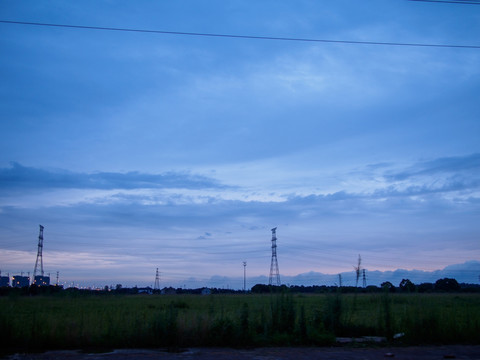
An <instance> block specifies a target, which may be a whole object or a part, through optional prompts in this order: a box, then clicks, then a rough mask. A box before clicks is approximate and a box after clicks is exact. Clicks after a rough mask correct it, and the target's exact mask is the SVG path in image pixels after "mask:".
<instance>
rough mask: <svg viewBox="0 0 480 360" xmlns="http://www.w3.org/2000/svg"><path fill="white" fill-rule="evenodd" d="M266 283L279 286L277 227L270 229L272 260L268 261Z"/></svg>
mask: <svg viewBox="0 0 480 360" xmlns="http://www.w3.org/2000/svg"><path fill="white" fill-rule="evenodd" d="M268 285H277V286H280V273H279V271H278V261H277V228H276V227H275V228H273V229H272V262H271V263H270V277H269V279H268Z"/></svg>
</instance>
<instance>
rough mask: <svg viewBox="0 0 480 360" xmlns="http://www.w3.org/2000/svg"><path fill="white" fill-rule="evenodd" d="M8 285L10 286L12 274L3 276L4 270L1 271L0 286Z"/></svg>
mask: <svg viewBox="0 0 480 360" xmlns="http://www.w3.org/2000/svg"><path fill="white" fill-rule="evenodd" d="M7 286H10V275H8V276H2V272H1V271H0V287H7Z"/></svg>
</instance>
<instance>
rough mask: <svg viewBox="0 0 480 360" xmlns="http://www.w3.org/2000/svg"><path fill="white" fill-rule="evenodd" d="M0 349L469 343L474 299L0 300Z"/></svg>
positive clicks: (477, 327)
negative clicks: (344, 340)
mask: <svg viewBox="0 0 480 360" xmlns="http://www.w3.org/2000/svg"><path fill="white" fill-rule="evenodd" d="M0 332H1V334H2V336H0V345H1V347H2V348H11V349H13V348H16V349H26V350H39V349H59V348H64V349H65V348H67V349H68V348H125V347H166V348H170V349H176V348H181V347H187V346H188V347H191V346H229V347H244V346H273V345H275V346H297V345H331V344H332V343H333V342H334V341H335V337H336V336H355V337H357V336H375V335H376V336H385V337H387V338H388V339H392V338H393V335H394V334H395V333H405V336H404V337H403V338H402V341H403V342H404V343H407V344H426V343H439V344H447V343H459V342H460V343H474V344H478V343H479V342H480V341H479V335H478V334H479V333H480V296H479V295H464V294H359V295H358V296H357V295H355V297H354V296H353V295H345V294H343V295H342V294H333V295H332V294H330V295H295V294H290V293H283V294H272V295H251V294H250V295H210V296H198V295H163V296H162V295H151V296H147V295H145V296H142V295H138V296H86V297H82V296H80V297H78V296H77V297H69V296H50V297H43V296H37V297H16V298H9V297H4V298H0Z"/></svg>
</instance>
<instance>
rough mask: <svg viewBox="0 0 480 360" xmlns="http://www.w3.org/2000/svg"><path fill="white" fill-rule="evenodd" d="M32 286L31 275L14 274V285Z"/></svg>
mask: <svg viewBox="0 0 480 360" xmlns="http://www.w3.org/2000/svg"><path fill="white" fill-rule="evenodd" d="M29 286H30V276H23V275H15V276H12V287H18V288H22V287H29Z"/></svg>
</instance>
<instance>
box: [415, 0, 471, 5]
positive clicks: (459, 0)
mask: <svg viewBox="0 0 480 360" xmlns="http://www.w3.org/2000/svg"><path fill="white" fill-rule="evenodd" d="M409 1H419V2H432V3H444V4H461V5H480V1H473V0H470V1H464V0H457V1H455V0H409Z"/></svg>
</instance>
